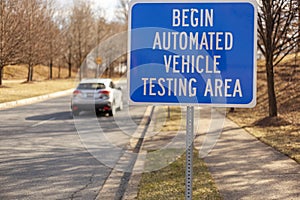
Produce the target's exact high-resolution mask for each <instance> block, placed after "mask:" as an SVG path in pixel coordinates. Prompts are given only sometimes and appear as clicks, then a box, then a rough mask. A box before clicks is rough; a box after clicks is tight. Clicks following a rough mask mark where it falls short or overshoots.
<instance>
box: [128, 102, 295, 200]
mask: <svg viewBox="0 0 300 200" xmlns="http://www.w3.org/2000/svg"><path fill="white" fill-rule="evenodd" d="M155 116H156V115H155V112H154V116H153V120H152V122H151V123H150V127H149V128H148V132H147V135H146V138H145V140H144V143H143V151H144V152H145V151H147V150H151V149H159V148H162V147H163V148H170V149H171V148H173V149H174V147H177V148H178V149H182V148H184V145H185V131H180V132H178V133H174V132H169V133H155V135H153V132H152V130H153V124H154V121H155V120H156V119H155ZM194 121H195V133H197V135H196V138H195V148H196V149H198V150H200V155H203V157H204V159H205V162H206V163H207V165H208V167H209V170H210V172H211V174H212V176H213V178H214V180H215V183H216V185H217V188H218V189H219V191H220V193H221V195H222V197H223V198H224V200H237V199H249V200H250V199H251V200H259V199H261V200H267V199H280V200H281V199H284V200H290V199H294V200H296V199H300V165H299V164H297V163H296V162H295V161H294V160H292V159H290V158H288V157H287V156H285V155H283V154H281V153H279V152H277V151H275V150H274V149H273V148H271V147H269V146H267V145H265V144H263V143H261V142H260V141H258V140H257V139H256V138H254V137H253V136H251V135H250V134H249V133H248V132H246V131H245V130H244V129H241V128H239V127H238V126H237V125H236V124H235V123H233V122H232V121H230V120H228V119H224V115H222V114H220V113H219V112H217V111H215V110H212V111H211V110H210V108H205V109H201V108H195V120H194ZM220 127H223V128H220ZM220 132H222V134H221V135H220V134H219V133H220ZM206 133H208V134H206ZM147 136H148V137H147ZM149 136H150V137H149ZM174 137H176V139H175V140H174ZM203 141H205V143H206V144H208V145H206V146H204V147H203V145H202V144H203ZM215 142H217V143H216V144H215ZM212 147H213V149H212V151H211V152H210V153H209V154H208V155H207V152H209V150H210V149H211V148H212ZM145 168H147V166H145ZM138 180H139V175H138V174H133V178H132V180H130V181H131V182H132V183H135V184H133V185H131V186H130V184H129V188H128V190H127V193H131V195H129V198H128V196H127V198H124V199H132V198H133V197H134V196H133V195H132V194H133V193H136V192H137V191H136V190H137V186H136V185H137V184H138Z"/></svg>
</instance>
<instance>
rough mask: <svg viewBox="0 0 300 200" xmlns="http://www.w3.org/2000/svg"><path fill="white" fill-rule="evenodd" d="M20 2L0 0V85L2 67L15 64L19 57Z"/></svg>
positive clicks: (0, 81)
mask: <svg viewBox="0 0 300 200" xmlns="http://www.w3.org/2000/svg"><path fill="white" fill-rule="evenodd" d="M19 6H20V2H19V1H17V0H14V1H6V0H0V85H2V77H3V68H4V67H5V66H6V65H10V64H16V63H17V61H18V59H19V58H20V48H19V46H20V43H21V37H22V31H21V30H20V28H21V27H20V19H21V18H22V13H20V12H19V11H18V8H19Z"/></svg>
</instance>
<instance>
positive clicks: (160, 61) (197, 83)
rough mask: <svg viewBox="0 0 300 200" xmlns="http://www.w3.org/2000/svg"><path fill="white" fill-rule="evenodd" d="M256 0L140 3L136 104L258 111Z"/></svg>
mask: <svg viewBox="0 0 300 200" xmlns="http://www.w3.org/2000/svg"><path fill="white" fill-rule="evenodd" d="M256 21H257V5H256V1H255V0H238V1H228V0H227V1H216V0H213V1H207V0H206V1H201V0H188V1H183V0H179V1H178V0H173V1H169V0H162V1H156V0H154V1H152V0H151V1H150V0H149V1H145V0H135V1H131V3H130V11H129V25H128V30H129V36H128V41H129V45H128V46H129V53H128V67H129V70H128V78H129V81H128V82H129V84H128V88H129V95H130V102H131V103H133V104H135V103H136V104H167V105H174V104H182V105H207V106H219V107H253V106H255V104H256V53H257V52H256V51H257V47H256V42H257V36H256V35H257V31H256V29H257V24H256Z"/></svg>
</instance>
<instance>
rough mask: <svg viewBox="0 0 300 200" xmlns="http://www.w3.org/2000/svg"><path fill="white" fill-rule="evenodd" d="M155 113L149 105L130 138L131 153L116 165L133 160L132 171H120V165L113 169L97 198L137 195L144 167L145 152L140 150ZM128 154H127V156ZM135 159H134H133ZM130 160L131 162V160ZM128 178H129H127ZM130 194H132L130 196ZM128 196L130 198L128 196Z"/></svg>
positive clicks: (122, 197)
mask: <svg viewBox="0 0 300 200" xmlns="http://www.w3.org/2000/svg"><path fill="white" fill-rule="evenodd" d="M152 114H153V106H148V107H147V109H146V111H145V113H144V116H143V119H142V121H141V123H140V125H139V126H138V128H137V129H136V131H135V132H134V134H133V136H132V139H131V140H130V143H129V144H130V147H129V149H128V150H129V154H126V153H124V155H123V156H121V157H120V160H119V161H118V163H117V164H116V165H122V164H124V162H125V163H127V162H128V161H130V160H131V161H133V160H134V163H133V166H132V171H131V172H122V171H118V170H117V169H118V167H116V168H115V169H112V172H111V174H110V175H109V177H108V178H107V180H106V181H105V183H104V185H103V187H102V188H101V190H100V191H99V193H98V195H97V197H96V199H97V200H98V199H99V200H100V199H130V200H131V199H134V198H132V196H136V195H137V187H138V183H139V180H140V177H141V173H142V172H143V169H144V160H145V156H146V154H145V152H143V151H140V150H141V147H142V145H143V138H144V136H145V134H146V132H147V129H148V126H149V124H150V121H151V116H152ZM132 153H133V154H135V156H136V158H133V157H135V156H131V158H130V156H129V157H128V155H130V154H132ZM126 155H127V156H126ZM132 159H133V160H132ZM131 161H130V162H131ZM119 168H120V167H119ZM127 178H128V179H127ZM126 179H127V180H128V181H126ZM129 194H130V196H129ZM127 197H128V198H127Z"/></svg>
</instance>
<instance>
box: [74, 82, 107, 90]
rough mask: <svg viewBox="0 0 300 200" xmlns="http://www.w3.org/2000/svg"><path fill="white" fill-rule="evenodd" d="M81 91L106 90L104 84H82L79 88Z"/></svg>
mask: <svg viewBox="0 0 300 200" xmlns="http://www.w3.org/2000/svg"><path fill="white" fill-rule="evenodd" d="M77 88H78V89H80V90H100V89H105V85H104V84H103V83H80V84H79V85H78V87H77Z"/></svg>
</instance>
